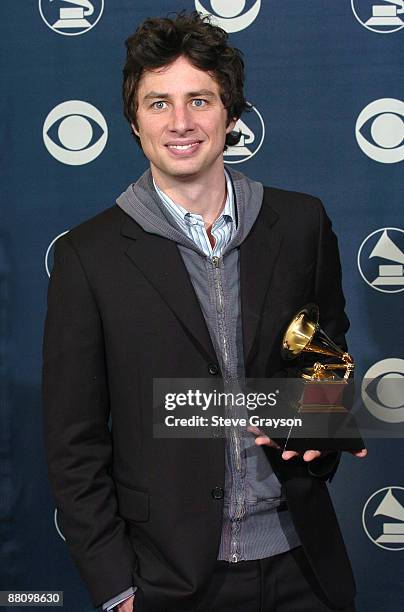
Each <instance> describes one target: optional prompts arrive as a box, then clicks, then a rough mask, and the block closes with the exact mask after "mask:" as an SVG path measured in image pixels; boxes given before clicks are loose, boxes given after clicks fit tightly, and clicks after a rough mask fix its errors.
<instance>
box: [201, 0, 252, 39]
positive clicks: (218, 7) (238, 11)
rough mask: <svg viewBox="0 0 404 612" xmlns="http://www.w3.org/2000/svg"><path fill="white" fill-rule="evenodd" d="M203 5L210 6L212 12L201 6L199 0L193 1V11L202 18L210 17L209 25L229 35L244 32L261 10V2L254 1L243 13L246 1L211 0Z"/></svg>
mask: <svg viewBox="0 0 404 612" xmlns="http://www.w3.org/2000/svg"><path fill="white" fill-rule="evenodd" d="M204 3H205V4H210V5H211V7H212V10H213V12H212V10H210V9H206V8H205V7H204V6H202V3H201V2H200V1H199V0H195V9H196V10H197V11H198V13H201V14H202V15H203V16H205V15H210V17H211V23H213V24H214V25H218V26H220V27H221V28H223V30H225V31H226V32H228V33H229V34H230V33H232V32H240V30H244V29H245V28H247V27H248V26H249V25H251V24H252V22H253V21H254V20H255V18H256V17H257V15H258V13H259V12H260V8H261V0H256V1H255V2H254V3H251V2H249V3H248V4H251V6H250V7H249V8H247V10H246V11H245V12H244V13H243V11H244V9H245V7H246V4H247V3H246V0H232V1H231V2H229V0H211V1H210V2H209V3H208V2H206V0H204Z"/></svg>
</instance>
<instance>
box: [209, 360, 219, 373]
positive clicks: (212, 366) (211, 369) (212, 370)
mask: <svg viewBox="0 0 404 612" xmlns="http://www.w3.org/2000/svg"><path fill="white" fill-rule="evenodd" d="M208 372H209V374H212V376H215V374H218V373H219V368H218V367H217V365H216V364H215V363H210V364H209V365H208Z"/></svg>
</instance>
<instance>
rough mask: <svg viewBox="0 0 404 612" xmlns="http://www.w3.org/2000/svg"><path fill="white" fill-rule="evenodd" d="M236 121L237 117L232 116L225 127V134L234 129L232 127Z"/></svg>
mask: <svg viewBox="0 0 404 612" xmlns="http://www.w3.org/2000/svg"><path fill="white" fill-rule="evenodd" d="M237 121H238V119H237V117H233V119H232V120H231V121H230V123H229V125H228V126H227V128H226V134H230V132H232V131H233V130H234V127H235V125H236V123H237Z"/></svg>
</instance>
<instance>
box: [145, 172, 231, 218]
mask: <svg viewBox="0 0 404 612" xmlns="http://www.w3.org/2000/svg"><path fill="white" fill-rule="evenodd" d="M224 175H225V178H226V201H225V203H224V207H223V210H222V213H221V214H220V215H219V217H218V218H217V219H216V220H215V223H216V222H217V221H219V219H220V218H221V217H223V218H224V219H225V220H226V221H233V222H234V223H235V220H236V214H235V207H234V191H233V184H232V182H231V179H230V176H229V173H228V172H227V171H226V169H225V170H224ZM153 185H154V188H155V190H156V191H157V193H158V195H159V196H160V199H161V200H162V202H163V203H164V204H165V205H166V207H167V208H169V209H170V208H171V209H174V210H175V212H176V213H177V214H179V215H180V216H181V218H182V219H183V220H184V221H189V219H190V218H194V219H202V215H199V214H196V213H192V212H189V211H188V210H186V208H184V207H183V206H181V205H180V204H177V203H176V202H174V200H172V199H171V198H170V197H169V196H168V195H167V194H166V193H164V191H162V190H161V189H160V188H159V187H158V185H156V182H155V180H154V178H153Z"/></svg>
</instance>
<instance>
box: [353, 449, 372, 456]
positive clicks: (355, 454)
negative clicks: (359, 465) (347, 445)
mask: <svg viewBox="0 0 404 612" xmlns="http://www.w3.org/2000/svg"><path fill="white" fill-rule="evenodd" d="M349 452H350V453H351V455H354V456H355V457H366V455H367V454H368V451H367V448H362V450H360V451H349Z"/></svg>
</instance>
